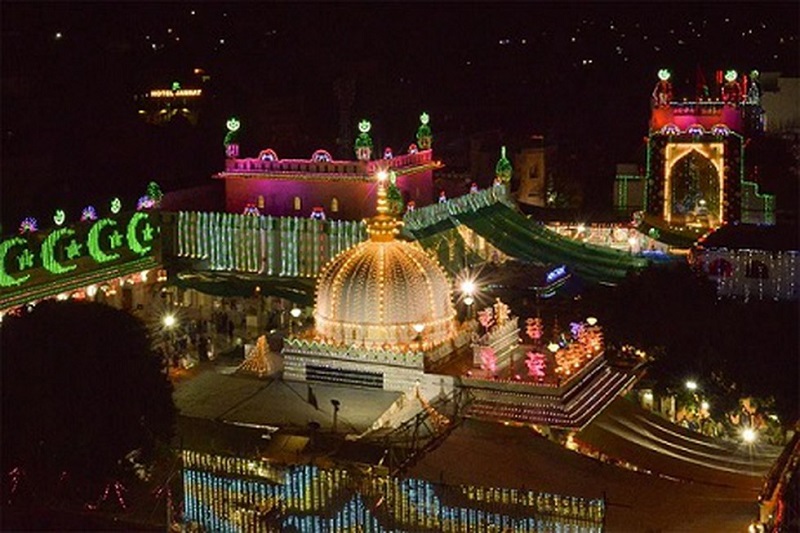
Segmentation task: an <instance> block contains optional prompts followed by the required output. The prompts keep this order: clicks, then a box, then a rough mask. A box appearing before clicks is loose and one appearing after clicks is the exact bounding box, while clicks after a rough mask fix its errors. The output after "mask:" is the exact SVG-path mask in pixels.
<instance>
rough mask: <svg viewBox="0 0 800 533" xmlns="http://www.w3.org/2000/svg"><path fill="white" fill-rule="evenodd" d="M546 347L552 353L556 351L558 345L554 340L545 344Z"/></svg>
mask: <svg viewBox="0 0 800 533" xmlns="http://www.w3.org/2000/svg"><path fill="white" fill-rule="evenodd" d="M547 349H548V350H550V351H551V352H553V353H556V352H557V351H558V349H559V345H558V344H556V343H555V342H551V343H550V344H548V345H547Z"/></svg>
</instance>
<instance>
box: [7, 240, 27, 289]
mask: <svg viewBox="0 0 800 533" xmlns="http://www.w3.org/2000/svg"><path fill="white" fill-rule="evenodd" d="M25 244H28V241H26V240H25V239H23V238H22V237H14V238H13V239H8V240H6V241H3V242H2V243H0V287H15V286H17V285H22V284H23V283H25V282H26V281H28V279H29V278H30V277H31V275H30V274H25V275H24V276H19V277H18V278H15V277H13V276H9V275H8V272H6V256H7V255H8V252H9V251H11V249H12V248H13V247H15V246H22V245H25Z"/></svg>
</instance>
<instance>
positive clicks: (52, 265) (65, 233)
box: [41, 228, 78, 274]
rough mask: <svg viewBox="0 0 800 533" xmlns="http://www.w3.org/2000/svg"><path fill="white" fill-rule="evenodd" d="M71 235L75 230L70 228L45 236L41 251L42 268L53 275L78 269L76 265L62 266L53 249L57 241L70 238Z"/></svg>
mask: <svg viewBox="0 0 800 533" xmlns="http://www.w3.org/2000/svg"><path fill="white" fill-rule="evenodd" d="M73 235H75V230H73V229H71V228H61V229H57V230H55V231H54V232H52V233H51V234H50V235H48V236H47V238H46V239H45V240H44V242H42V251H41V257H42V266H43V267H44V268H46V269H47V270H49V271H50V272H52V273H53V274H65V273H67V272H70V271H72V270H75V269H76V268H78V267H77V265H68V266H64V265H62V264H61V263H59V262H58V260H57V259H56V256H55V247H56V244H58V241H59V240H60V239H62V238H64V237H71V236H73Z"/></svg>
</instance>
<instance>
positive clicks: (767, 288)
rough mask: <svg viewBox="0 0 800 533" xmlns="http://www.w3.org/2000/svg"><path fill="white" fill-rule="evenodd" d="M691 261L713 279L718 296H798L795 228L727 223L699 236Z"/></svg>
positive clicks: (799, 282)
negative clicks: (701, 236)
mask: <svg viewBox="0 0 800 533" xmlns="http://www.w3.org/2000/svg"><path fill="white" fill-rule="evenodd" d="M690 262H691V263H692V265H693V266H694V267H695V268H696V269H697V270H699V271H700V272H703V273H704V274H705V275H706V276H708V278H709V279H710V280H712V281H713V282H714V283H716V285H717V294H719V295H720V296H725V297H731V298H740V299H743V300H745V301H750V300H797V298H798V287H799V286H800V243H798V236H797V228H794V227H783V226H752V225H739V224H731V225H727V226H725V227H722V228H720V229H718V230H717V231H715V232H714V233H712V234H710V235H708V236H707V237H704V238H701V239H700V240H699V241H698V243H697V245H696V246H695V247H694V248H693V249H692V253H691V255H690Z"/></svg>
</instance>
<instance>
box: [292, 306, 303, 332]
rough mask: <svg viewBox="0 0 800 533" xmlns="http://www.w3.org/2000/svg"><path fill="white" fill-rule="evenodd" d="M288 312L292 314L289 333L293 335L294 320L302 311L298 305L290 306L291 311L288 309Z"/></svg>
mask: <svg viewBox="0 0 800 533" xmlns="http://www.w3.org/2000/svg"><path fill="white" fill-rule="evenodd" d="M289 314H290V315H291V316H292V320H290V321H289V334H290V335H294V322H295V320H297V319H298V318H300V315H301V314H303V311H302V310H301V309H300V308H299V307H292V309H291V311H289Z"/></svg>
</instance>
